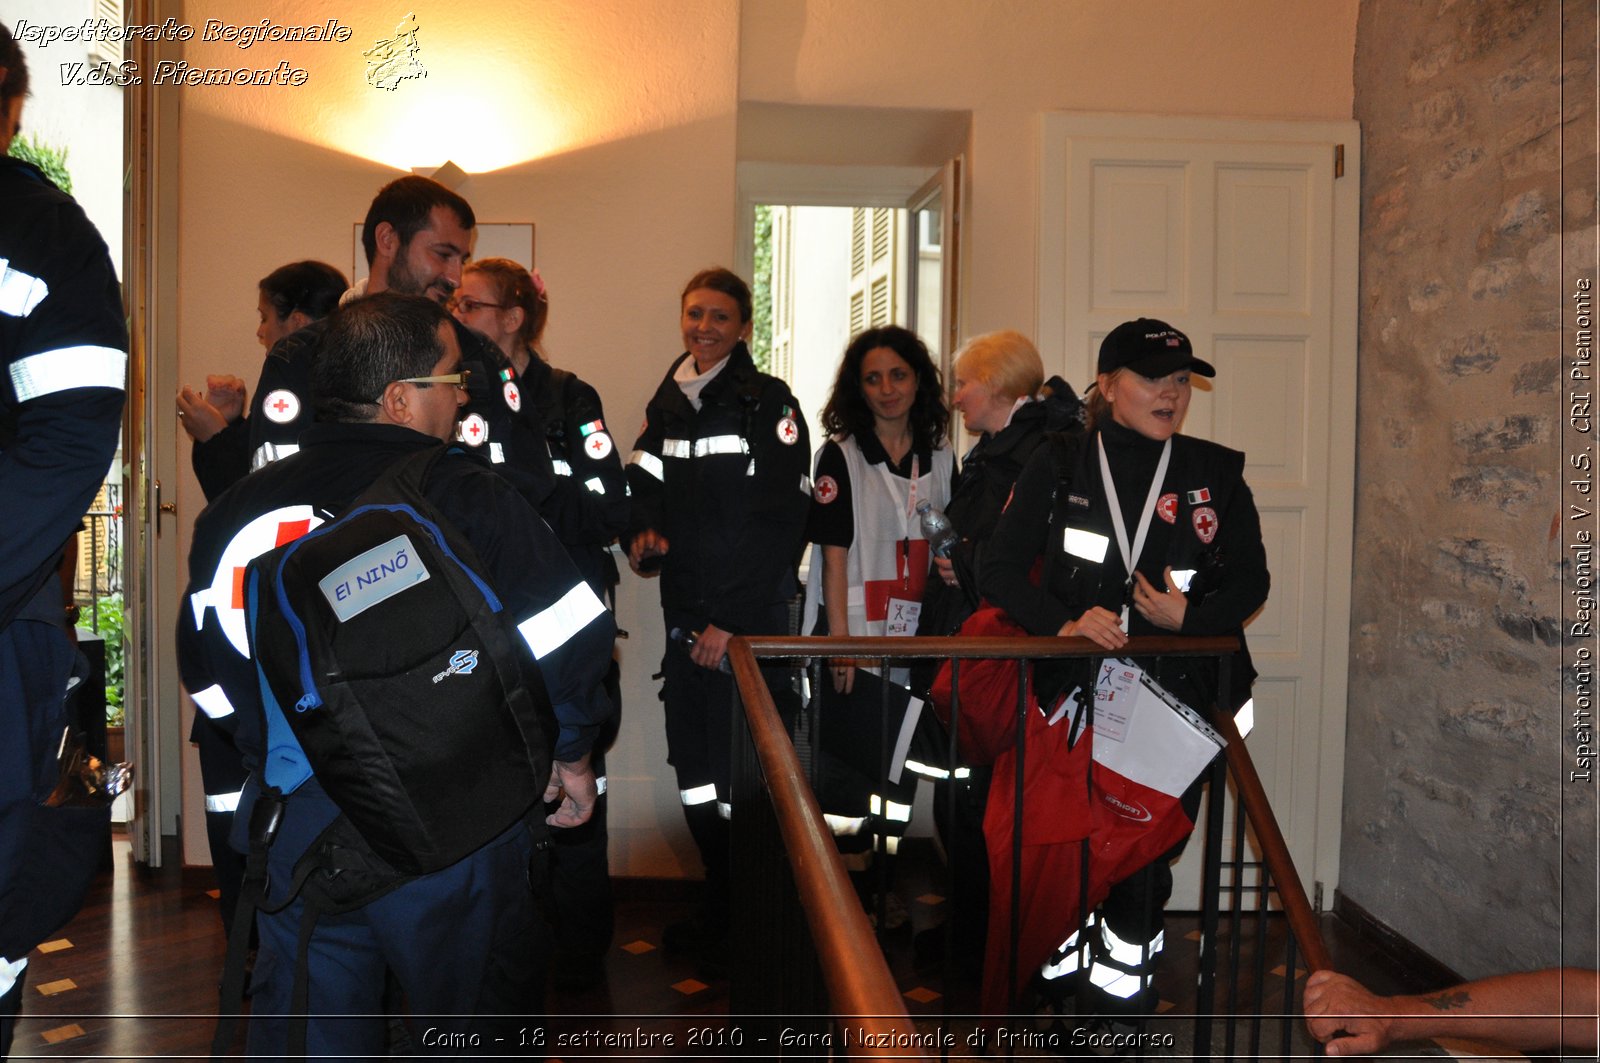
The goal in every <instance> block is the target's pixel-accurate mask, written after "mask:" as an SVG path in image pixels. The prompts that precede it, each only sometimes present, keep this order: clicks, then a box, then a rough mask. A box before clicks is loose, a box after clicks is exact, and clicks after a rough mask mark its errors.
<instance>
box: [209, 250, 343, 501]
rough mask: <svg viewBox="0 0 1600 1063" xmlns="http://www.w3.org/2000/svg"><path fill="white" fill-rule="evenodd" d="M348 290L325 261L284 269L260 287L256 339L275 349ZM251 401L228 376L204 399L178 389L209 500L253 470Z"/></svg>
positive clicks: (217, 379) (212, 380) (213, 379)
mask: <svg viewBox="0 0 1600 1063" xmlns="http://www.w3.org/2000/svg"><path fill="white" fill-rule="evenodd" d="M349 286H350V282H349V281H348V280H346V279H345V275H344V274H343V273H340V272H339V271H338V270H337V269H334V268H333V267H332V266H330V265H328V264H327V263H326V262H316V261H312V260H307V261H305V262H291V263H289V264H288V265H286V266H279V267H278V268H277V269H275V270H273V271H272V272H271V273H269V274H267V275H266V276H265V277H262V278H261V282H260V284H259V285H257V289H258V290H257V294H256V315H257V317H258V318H259V323H258V324H257V325H256V341H257V342H258V343H260V344H261V346H262V348H263V349H265V350H268V351H270V350H272V347H273V344H275V343H277V342H278V341H279V340H281V339H283V338H284V337H285V336H287V335H289V334H290V333H293V332H298V331H300V330H301V329H303V328H305V327H306V326H307V325H309V324H311V323H312V322H313V321H321V320H322V319H323V318H325V317H327V316H328V315H329V314H330V313H332V312H333V309H334V307H336V306H338V305H339V296H341V295H343V294H344V292H345V289H346V288H348V287H349ZM246 398H247V396H246V394H245V383H244V381H243V380H241V379H240V378H238V377H236V376H231V375H225V374H215V375H211V376H207V377H206V390H205V394H203V395H202V394H201V393H200V392H198V391H196V390H195V389H193V388H191V387H189V386H188V385H187V384H185V385H184V386H183V387H181V388H179V389H178V423H179V424H180V425H182V426H183V430H184V431H185V432H187V433H189V438H190V439H192V440H194V450H193V453H192V454H191V456H190V460H191V462H192V463H193V465H194V474H195V478H196V479H198V480H199V481H200V490H201V491H203V492H205V496H206V501H208V502H209V501H210V500H211V499H213V498H215V497H217V496H218V495H220V494H221V493H222V492H223V491H226V490H227V489H228V488H229V487H231V486H232V485H233V483H234V482H235V481H236V480H239V479H241V478H242V477H243V476H244V474H245V473H247V472H249V471H250V447H249V444H250V428H249V423H248V421H247V419H246V418H245V416H244V408H245V400H246Z"/></svg>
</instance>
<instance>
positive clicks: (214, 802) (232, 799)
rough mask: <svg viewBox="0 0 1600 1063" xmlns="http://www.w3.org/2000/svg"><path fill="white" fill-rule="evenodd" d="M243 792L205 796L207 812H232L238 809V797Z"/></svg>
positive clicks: (236, 791)
mask: <svg viewBox="0 0 1600 1063" xmlns="http://www.w3.org/2000/svg"><path fill="white" fill-rule="evenodd" d="M242 793H244V791H243V790H235V791H234V792H233V793H231V794H206V811H207V812H234V811H237V810H238V808H239V795H240V794H242Z"/></svg>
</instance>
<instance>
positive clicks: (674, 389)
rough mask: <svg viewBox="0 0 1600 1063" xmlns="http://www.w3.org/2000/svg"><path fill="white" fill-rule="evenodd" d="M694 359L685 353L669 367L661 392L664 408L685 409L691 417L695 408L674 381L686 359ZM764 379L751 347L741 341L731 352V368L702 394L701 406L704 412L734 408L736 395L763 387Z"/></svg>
mask: <svg viewBox="0 0 1600 1063" xmlns="http://www.w3.org/2000/svg"><path fill="white" fill-rule="evenodd" d="M692 357H694V356H693V355H692V354H690V353H689V352H688V351H684V352H683V353H682V354H680V355H679V356H678V357H677V358H675V359H673V361H672V365H670V366H668V367H667V375H666V378H665V379H664V380H662V381H661V387H660V389H659V390H658V392H657V394H658V396H659V397H660V398H661V400H662V404H663V405H669V404H670V405H672V406H674V407H680V406H681V408H682V412H683V413H684V414H685V415H686V416H690V417H692V416H694V412H695V411H694V407H693V406H692V405H691V404H690V402H689V399H688V397H687V396H686V395H684V393H683V389H682V388H680V387H678V385H677V383H676V382H675V381H674V380H673V379H672V378H673V376H674V374H676V373H677V371H678V366H680V365H682V364H683V361H684V359H685V358H692ZM760 380H761V371H760V370H759V369H757V368H756V363H755V359H753V358H751V357H750V348H749V347H746V346H745V344H744V341H743V340H740V341H739V342H738V343H736V344H734V345H733V350H731V351H729V352H728V367H727V368H726V369H724V370H723V371H722V372H721V373H720V374H718V376H717V379H715V380H713V381H712V382H711V383H709V384H707V385H706V388H705V390H704V391H702V392H701V393H700V407H701V409H704V408H705V407H707V406H724V405H731V404H733V403H734V399H735V396H737V395H738V394H739V393H740V392H741V391H743V390H745V389H747V388H749V387H751V386H752V385H756V384H759V382H760Z"/></svg>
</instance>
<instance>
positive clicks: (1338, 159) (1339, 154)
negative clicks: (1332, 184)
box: [1333, 144, 1344, 180]
mask: <svg viewBox="0 0 1600 1063" xmlns="http://www.w3.org/2000/svg"><path fill="white" fill-rule="evenodd" d="M1333 176H1334V179H1335V180H1337V179H1338V178H1340V177H1343V176H1344V145H1343V144H1335V145H1334V146H1333Z"/></svg>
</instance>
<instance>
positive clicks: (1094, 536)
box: [980, 318, 1270, 1013]
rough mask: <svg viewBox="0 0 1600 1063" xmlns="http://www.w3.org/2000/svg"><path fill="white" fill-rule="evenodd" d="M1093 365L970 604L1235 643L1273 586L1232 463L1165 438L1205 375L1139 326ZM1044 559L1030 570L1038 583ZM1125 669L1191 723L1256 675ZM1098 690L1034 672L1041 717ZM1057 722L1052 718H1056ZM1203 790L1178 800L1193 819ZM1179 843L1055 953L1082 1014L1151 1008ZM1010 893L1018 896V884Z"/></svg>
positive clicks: (1213, 450) (1201, 666) (1178, 335)
mask: <svg viewBox="0 0 1600 1063" xmlns="http://www.w3.org/2000/svg"><path fill="white" fill-rule="evenodd" d="M1098 370H1099V371H1098V374H1097V376H1096V378H1095V386H1094V390H1093V391H1092V392H1091V393H1090V399H1089V417H1090V424H1089V433H1088V435H1087V437H1085V438H1083V439H1082V440H1081V443H1079V442H1077V441H1063V443H1062V445H1047V446H1041V447H1039V448H1038V449H1037V450H1035V451H1034V453H1033V456H1032V458H1030V459H1029V461H1028V463H1027V464H1026V465H1025V466H1024V467H1023V469H1022V473H1021V474H1020V475H1019V476H1018V477H1017V483H1016V490H1015V491H1014V492H1013V493H1012V497H1011V501H1010V503H1009V504H1008V505H1007V506H1006V509H1005V512H1004V513H1003V514H1002V515H1001V517H1000V520H999V523H998V524H997V525H996V526H995V530H994V534H993V536H992V537H991V538H990V541H989V549H988V551H987V552H986V553H985V554H984V559H983V568H982V572H981V573H980V578H981V580H982V586H983V593H984V596H985V597H987V598H988V599H989V600H990V601H991V602H993V603H994V604H995V605H998V606H999V607H1000V608H1002V609H1004V610H1005V611H1006V613H1007V614H1008V615H1009V616H1010V617H1011V619H1012V620H1014V621H1015V622H1016V623H1018V624H1020V625H1021V626H1022V627H1023V628H1024V629H1026V630H1027V632H1028V634H1030V635H1040V636H1051V635H1060V636H1078V637H1080V638H1086V639H1089V640H1090V641H1092V642H1094V643H1095V644H1096V645H1098V646H1100V647H1101V648H1102V649H1103V650H1105V651H1106V653H1107V655H1108V656H1110V655H1115V654H1117V653H1119V652H1122V651H1123V650H1124V647H1125V646H1126V645H1127V642H1128V639H1129V637H1130V636H1137V635H1234V636H1238V637H1239V639H1240V640H1241V644H1242V642H1243V638H1244V624H1245V622H1246V621H1247V620H1249V619H1250V617H1251V616H1253V615H1254V614H1255V613H1256V611H1257V610H1259V609H1260V608H1261V606H1262V605H1263V603H1265V602H1266V600H1267V589H1268V586H1269V584H1270V577H1269V575H1268V573H1267V556H1266V549H1265V547H1264V546H1263V545H1262V541H1261V519H1260V516H1259V515H1258V514H1257V512H1256V506H1255V500H1254V498H1253V497H1252V496H1251V494H1250V488H1249V486H1248V485H1247V484H1246V483H1245V481H1244V455H1243V454H1241V453H1239V452H1238V451H1236V450H1229V449H1228V448H1226V447H1222V446H1219V445H1217V444H1216V443H1211V442H1208V441H1206V440H1203V439H1195V438H1192V437H1190V436H1185V435H1180V434H1179V432H1178V429H1179V428H1180V427H1181V426H1182V425H1183V419H1184V415H1185V414H1186V413H1187V412H1188V409H1189V399H1190V395H1191V388H1192V385H1191V378H1192V377H1193V376H1204V377H1212V376H1215V375H1216V370H1215V369H1213V368H1212V367H1211V365H1210V363H1208V362H1205V361H1203V360H1202V359H1200V358H1198V357H1196V356H1195V353H1194V348H1193V346H1192V345H1191V344H1190V342H1189V337H1187V336H1185V335H1184V334H1183V333H1182V332H1180V331H1178V330H1177V329H1175V328H1173V327H1172V326H1171V325H1169V324H1167V323H1166V322H1163V321H1157V320H1154V319H1152V318H1139V319H1138V320H1136V321H1129V322H1125V323H1124V324H1121V325H1118V326H1117V327H1116V328H1114V329H1112V330H1111V332H1110V333H1108V334H1107V335H1106V338H1105V340H1104V341H1103V342H1102V343H1101V345H1100V358H1099V366H1098ZM1040 557H1042V558H1043V559H1044V561H1043V570H1042V572H1041V573H1039V574H1038V577H1037V582H1035V576H1034V570H1035V564H1036V561H1037V559H1039V558H1040ZM1136 663H1137V664H1138V665H1139V666H1140V667H1141V668H1142V669H1143V670H1144V671H1145V672H1147V673H1148V674H1149V675H1150V677H1151V678H1153V679H1154V680H1156V681H1157V682H1158V683H1160V684H1161V686H1162V687H1164V688H1165V689H1166V690H1167V691H1169V692H1170V693H1171V694H1173V695H1174V696H1176V697H1177V698H1179V699H1181V700H1183V701H1185V702H1187V703H1188V704H1189V705H1190V706H1191V707H1192V708H1194V709H1195V710H1196V711H1198V712H1200V713H1202V714H1208V713H1209V712H1210V711H1211V709H1212V707H1213V705H1215V704H1216V703H1217V702H1218V701H1219V700H1220V702H1221V708H1222V710H1223V711H1226V712H1229V713H1233V712H1236V711H1237V710H1238V709H1239V708H1240V707H1241V706H1242V705H1243V704H1244V703H1245V701H1246V700H1248V699H1249V697H1250V686H1251V683H1252V682H1253V681H1254V679H1255V675H1256V672H1255V669H1254V668H1252V667H1251V664H1250V654H1249V651H1248V650H1246V649H1240V650H1239V651H1238V653H1237V654H1236V655H1235V657H1234V660H1233V661H1232V662H1230V669H1229V675H1230V677H1231V688H1230V689H1228V690H1223V691H1220V692H1219V691H1218V689H1217V682H1218V677H1217V668H1216V662H1215V661H1214V660H1213V659H1211V658H1205V657H1166V658H1161V659H1159V660H1156V661H1149V660H1142V661H1139V662H1136ZM1095 682H1096V676H1095V675H1094V673H1093V672H1091V671H1090V670H1089V662H1088V661H1085V660H1079V661H1072V662H1059V663H1057V664H1056V665H1055V666H1047V664H1046V663H1045V662H1041V663H1040V664H1039V665H1038V666H1036V668H1035V670H1034V687H1035V690H1036V692H1037V694H1038V697H1039V701H1040V704H1041V705H1046V706H1048V705H1052V704H1055V703H1056V702H1058V701H1059V700H1060V699H1061V698H1063V697H1070V696H1071V695H1072V694H1073V693H1075V692H1083V696H1084V697H1087V696H1088V694H1089V692H1092V691H1093V690H1094V689H1095ZM1046 715H1051V714H1050V713H1048V712H1047V713H1046ZM1070 715H1071V714H1070V713H1057V714H1055V715H1054V716H1052V717H1051V719H1052V724H1053V725H1056V726H1060V724H1056V723H1055V720H1056V719H1057V718H1063V717H1070ZM1030 774H1032V773H1031V771H1030ZM1199 786H1200V784H1199V782H1198V781H1197V782H1196V783H1195V784H1194V785H1192V786H1191V787H1189V790H1188V792H1187V793H1186V794H1185V795H1184V796H1183V801H1182V804H1183V808H1184V811H1185V812H1186V813H1187V815H1188V816H1189V819H1190V820H1191V821H1192V819H1193V817H1194V815H1195V812H1196V811H1197V809H1198V807H1199V801H1200V793H1199ZM1003 789H1005V788H1004V787H1000V786H997V787H995V789H994V791H993V793H992V794H991V798H990V800H991V805H993V802H995V801H1001V800H1008V799H1009V795H1008V794H1003V793H1002V792H1001V791H1002V790H1003ZM993 811H994V809H993V808H992V807H991V813H992V812H993ZM1062 814H1063V816H1066V815H1068V814H1069V812H1068V811H1067V810H1063V812H1062ZM1081 815H1084V816H1086V814H1081ZM1185 837H1186V835H1185ZM1182 846H1183V842H1182V841H1180V842H1179V843H1178V844H1177V846H1176V847H1175V848H1173V849H1172V850H1171V851H1170V852H1167V853H1165V854H1164V855H1163V856H1161V857H1160V858H1158V859H1156V860H1154V861H1153V862H1151V863H1149V864H1147V865H1146V866H1145V867H1143V868H1141V869H1139V870H1138V871H1135V872H1134V873H1133V874H1132V875H1130V876H1128V877H1127V878H1125V879H1123V880H1122V881H1121V882H1117V883H1115V884H1113V885H1111V886H1110V893H1109V896H1107V897H1106V898H1105V900H1104V901H1103V902H1102V903H1101V905H1100V908H1099V911H1098V912H1096V913H1094V916H1093V917H1092V918H1090V919H1089V920H1088V922H1087V923H1086V924H1085V926H1084V927H1083V932H1082V933H1076V932H1074V933H1072V936H1071V938H1070V939H1069V942H1068V944H1067V945H1063V946H1062V947H1061V949H1060V950H1058V956H1057V959H1056V961H1055V962H1053V963H1052V964H1051V965H1050V968H1049V970H1048V971H1047V972H1046V980H1047V982H1049V983H1053V984H1059V982H1056V981H1055V979H1057V978H1061V979H1062V980H1067V979H1066V977H1065V976H1066V975H1067V974H1069V973H1075V972H1080V971H1081V972H1085V973H1086V974H1087V981H1086V983H1085V984H1084V985H1082V986H1080V987H1078V988H1079V991H1080V996H1079V998H1078V999H1079V1002H1080V1004H1082V1003H1083V1002H1084V1000H1085V996H1084V995H1081V994H1089V995H1090V1003H1091V1006H1090V1007H1089V1008H1088V1010H1089V1011H1093V1012H1099V1013H1108V1012H1119V1011H1122V1012H1126V1011H1136V1010H1140V1009H1141V1008H1147V1007H1148V1006H1149V1005H1151V1004H1153V1003H1154V992H1153V991H1152V990H1151V989H1150V981H1149V979H1150V975H1151V974H1152V973H1153V971H1154V966H1155V960H1156V957H1157V956H1158V955H1159V954H1160V952H1161V948H1162V934H1161V930H1162V909H1163V908H1164V907H1165V905H1166V901H1167V898H1168V897H1169V896H1171V893H1172V870H1171V868H1170V867H1169V866H1168V865H1169V863H1170V861H1171V860H1172V859H1174V858H1175V857H1176V856H1177V855H1178V852H1179V851H1180V850H1181V849H1182ZM1010 860H1011V855H1010V851H1009V847H1007V848H1006V851H1005V852H1003V853H1000V852H995V851H991V861H990V868H991V871H992V872H993V871H995V870H996V869H997V868H1003V871H1004V874H1005V876H1006V877H1007V878H1009V875H1010V871H1009V866H1010ZM1024 873H1025V874H1026V873H1027V870H1026V868H1025V869H1024ZM1051 887H1055V888H1060V889H1070V890H1071V893H1070V895H1068V897H1067V898H1065V899H1064V903H1062V904H1058V905H1057V906H1056V908H1057V910H1060V911H1073V910H1075V908H1076V905H1077V895H1078V886H1077V884H1075V883H1041V884H1040V885H1039V889H1038V890H1037V891H1034V892H1033V893H1032V894H1031V896H1033V901H1032V902H1031V903H1032V904H1035V905H1049V904H1051ZM1023 895H1024V896H1030V891H1029V887H1028V885H1027V884H1026V883H1024V885H1023ZM993 900H994V905H995V911H994V914H993V915H992V917H991V919H990V941H989V956H990V962H989V975H990V977H991V981H992V982H993V984H994V985H996V986H1000V985H1004V984H1005V972H1004V961H1003V960H1000V959H997V956H998V955H999V954H998V953H997V952H996V946H997V942H996V940H995V938H996V937H997V936H1003V935H1004V934H1005V933H1006V931H1004V930H1000V931H999V932H998V933H997V931H996V928H997V927H999V926H1002V925H1004V924H1003V923H1002V922H1001V919H1002V918H1003V917H1006V915H1007V913H1004V912H1001V911H1000V910H999V909H1000V905H1001V903H1002V899H1001V897H1000V891H999V890H996V895H995V897H994V898H993ZM1071 930H1072V928H1071V927H1067V928H1065V930H1063V932H1062V936H1065V935H1066V932H1067V931H1071ZM1059 940H1060V938H1057V939H1056V941H1059ZM1056 941H1051V942H1047V943H1041V942H1037V941H1034V942H1031V943H1030V942H1023V943H1021V944H1019V952H1018V954H1017V966H1018V968H1019V970H1018V974H1019V976H1020V977H1021V978H1023V979H1026V978H1027V976H1028V969H1030V968H1034V967H1036V965H1037V964H1038V963H1039V962H1040V961H1042V960H1043V959H1044V958H1045V957H1046V956H1048V954H1049V949H1050V948H1051V946H1053V945H1055V944H1056ZM1034 957H1037V958H1036V959H1035V958H1034ZM1030 960H1031V961H1032V962H1029V961H1030Z"/></svg>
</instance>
